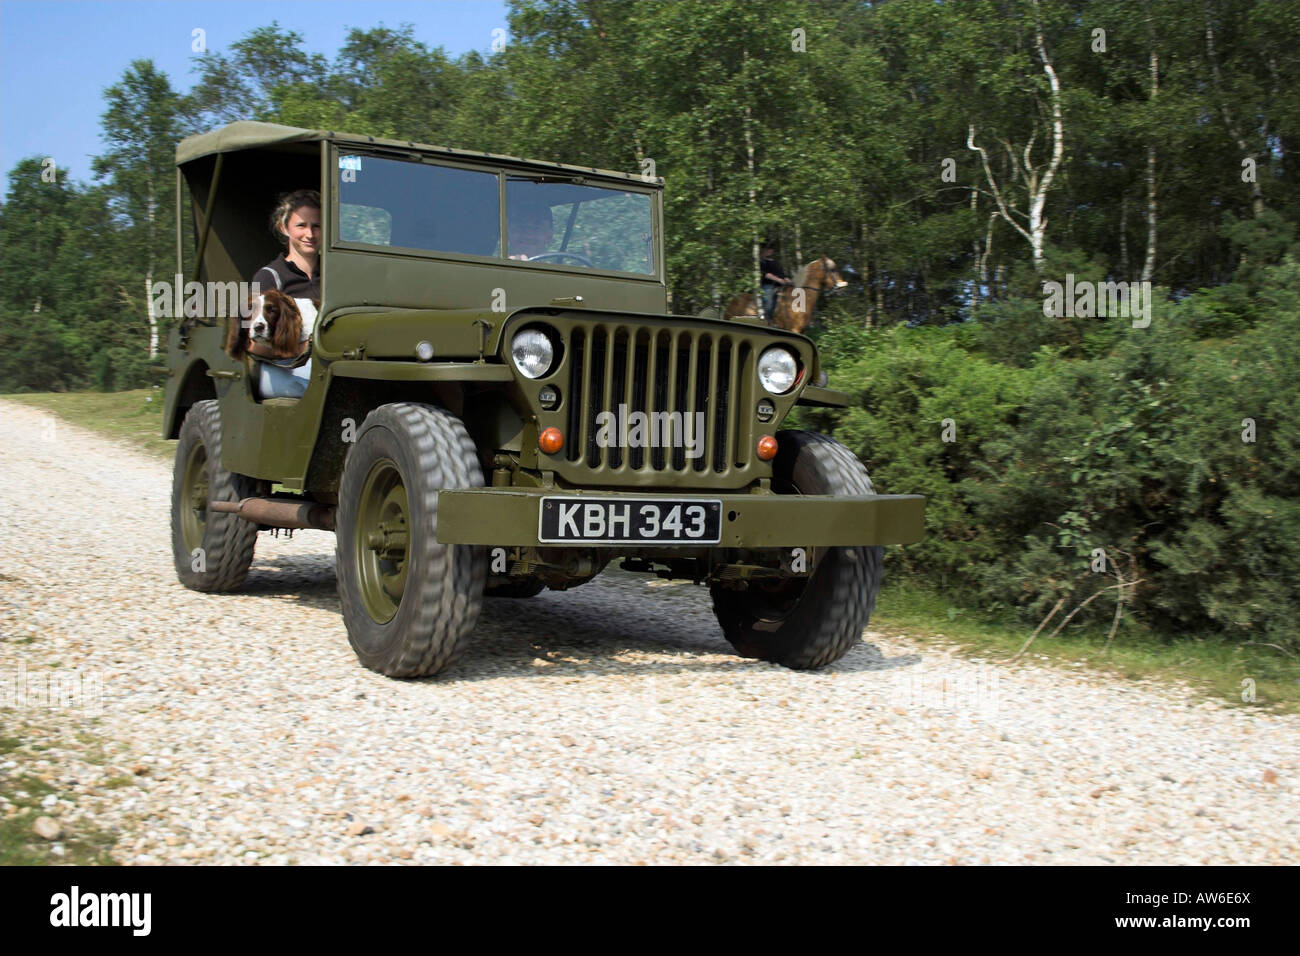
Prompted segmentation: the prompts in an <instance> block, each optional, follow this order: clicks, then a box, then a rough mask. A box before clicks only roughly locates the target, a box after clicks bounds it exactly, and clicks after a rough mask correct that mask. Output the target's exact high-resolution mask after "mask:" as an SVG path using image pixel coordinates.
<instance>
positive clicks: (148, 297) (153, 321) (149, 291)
mask: <svg viewBox="0 0 1300 956" xmlns="http://www.w3.org/2000/svg"><path fill="white" fill-rule="evenodd" d="M146 170H147V171H146V173H145V199H144V215H145V221H146V222H148V224H149V225H148V229H146V230H145V232H146V236H147V240H146V241H147V242H148V244H149V247H148V248H147V249H146V250H145V268H144V283H145V285H144V301H145V310H146V312H147V314H148V318H149V359H150V361H152V360H153V358H154V356H156V355H157V354H158V316H156V315H154V311H153V251H154V249H155V248H156V247H157V245H158V243H157V241H156V240H157V222H156V220H157V200H156V198H155V197H154V191H153V167H152V166H147V167H146Z"/></svg>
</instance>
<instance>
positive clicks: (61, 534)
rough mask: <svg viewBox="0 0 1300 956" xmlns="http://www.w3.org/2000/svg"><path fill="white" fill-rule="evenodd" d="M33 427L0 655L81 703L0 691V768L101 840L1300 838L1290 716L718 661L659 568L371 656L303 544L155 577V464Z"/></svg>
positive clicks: (732, 854) (867, 844)
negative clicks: (450, 648)
mask: <svg viewBox="0 0 1300 956" xmlns="http://www.w3.org/2000/svg"><path fill="white" fill-rule="evenodd" d="M50 422H51V420H50V417H49V416H48V415H46V414H45V413H44V412H41V411H38V410H35V409H32V408H29V407H26V406H22V405H19V404H15V403H13V402H0V676H4V677H5V678H6V679H8V680H9V681H10V685H12V680H13V677H12V675H13V674H14V673H15V672H17V671H18V669H19V668H20V667H21V668H23V669H24V670H25V672H26V674H27V675H28V677H31V676H33V675H36V676H38V677H43V676H45V675H48V674H49V673H51V672H52V670H53V669H54V668H55V667H56V666H57V669H58V670H59V671H60V672H62V673H68V672H78V673H79V674H80V675H81V676H82V677H83V678H86V679H96V678H97V679H98V680H99V681H100V683H101V685H102V711H101V712H100V713H99V714H98V715H95V714H94V713H93V712H92V711H93V708H91V709H87V708H76V707H74V708H65V709H62V710H48V709H42V708H39V707H34V706H16V707H7V708H5V709H3V710H0V722H2V723H3V724H4V725H7V727H8V729H7V730H5V731H4V732H5V733H13V732H14V731H15V729H16V730H17V732H19V733H20V734H23V735H31V734H36V733H39V734H42V735H44V740H45V743H46V744H48V745H51V746H52V749H49V750H44V751H34V750H30V749H29V750H25V751H23V752H21V753H20V754H17V755H14V754H11V755H9V758H8V759H5V758H0V774H7V773H20V772H25V773H33V774H37V775H39V776H42V777H44V778H45V779H46V780H47V781H48V782H50V783H53V784H54V785H55V786H56V788H57V793H58V802H57V804H53V805H51V806H50V807H49V809H48V810H43V812H46V813H48V814H49V815H50V816H51V817H58V818H59V819H61V820H62V821H63V824H64V825H66V826H67V827H69V828H70V829H71V830H73V831H75V830H76V828H77V826H78V825H79V824H81V823H83V822H84V823H94V824H95V825H98V826H102V827H107V828H110V829H112V830H114V831H116V832H117V833H118V837H119V839H118V843H117V846H116V848H115V850H114V851H113V854H114V856H115V857H116V858H117V859H119V860H120V861H122V862H124V863H178V862H187V861H203V862H219V863H318V862H324V863H334V862H367V863H369V862H404V861H411V862H417V863H424V862H427V863H433V862H437V863H569V862H577V861H591V862H614V863H638V862H646V863H669V862H691V863H712V862H755V863H766V862H784V863H948V862H952V863H1023V862H1036V863H1105V862H1123V863H1142V864H1151V863H1281V862H1288V861H1290V862H1293V861H1294V860H1296V859H1297V858H1300V801H1298V800H1297V781H1298V780H1300V733H1297V729H1298V728H1300V719H1298V718H1296V717H1289V716H1271V715H1262V714H1258V713H1248V712H1246V711H1244V710H1239V709H1233V708H1225V707H1219V706H1216V705H1214V704H1211V703H1206V702H1204V701H1203V700H1201V699H1200V698H1198V697H1197V696H1195V694H1194V693H1192V692H1190V691H1182V690H1179V689H1178V688H1173V687H1169V686H1165V685H1161V686H1148V685H1143V684H1133V683H1124V682H1119V681H1114V680H1108V679H1105V678H1102V677H1099V676H1096V675H1093V674H1085V673H1081V672H1074V671H1071V670H1069V669H1066V668H1058V667H1047V666H1042V665H1039V664H1037V663H1030V664H1027V665H1017V666H1015V667H1013V668H1008V667H1007V666H1006V665H1004V664H995V663H988V662H979V661H972V660H970V659H966V658H962V657H954V656H953V655H952V654H951V653H950V651H949V650H948V648H947V647H946V645H945V644H944V643H943V642H942V641H941V640H934V641H924V642H917V641H913V640H909V639H905V638H901V637H898V636H894V635H889V634H885V633H880V632H877V631H874V630H868V631H867V633H866V635H865V641H864V643H863V644H862V645H861V646H860V647H858V648H856V649H854V650H853V651H851V652H850V653H849V655H848V656H847V657H846V658H845V659H844V660H843V661H841V662H840V663H839V664H837V665H835V666H833V667H832V668H830V669H828V670H825V671H821V672H816V673H794V672H791V671H787V670H784V669H782V668H779V667H775V666H770V665H766V664H760V663H754V662H751V661H745V660H741V659H739V658H737V657H735V656H733V655H732V654H731V653H730V647H729V646H728V645H727V643H726V642H725V641H724V640H723V638H722V635H721V633H720V631H719V630H718V628H717V626H716V624H715V622H714V620H713V617H712V615H711V613H710V611H709V608H708V602H707V595H706V594H705V593H704V592H703V591H702V590H701V589H697V588H694V587H692V586H690V585H676V584H669V585H667V586H662V584H663V583H662V582H657V581H651V580H649V579H645V578H642V577H640V576H632V575H623V574H613V575H607V576H602V577H601V578H599V579H597V580H596V581H595V582H593V583H591V584H589V585H587V586H585V587H582V588H579V589H577V590H575V591H572V592H570V593H568V594H559V593H552V592H546V593H544V594H543V595H541V596H539V597H537V598H533V599H531V600H526V601H511V600H495V601H489V602H488V603H487V605H486V607H485V610H484V614H483V618H482V621H481V623H480V627H479V632H478V634H477V636H476V640H475V643H474V645H473V647H472V648H471V650H470V652H469V654H468V655H467V656H466V658H465V659H464V660H463V661H462V662H461V663H460V664H459V665H458V666H457V667H456V668H454V669H453V670H452V671H451V672H449V673H447V674H445V675H443V676H442V677H439V678H437V679H431V680H420V681H394V680H389V679H386V678H384V677H380V676H379V675H377V674H373V673H371V672H369V671H367V670H365V669H363V668H362V667H361V665H360V664H358V662H357V660H356V658H355V657H354V655H353V653H352V651H351V649H350V648H349V646H348V642H347V637H346V634H345V633H344V630H343V625H342V622H341V620H340V618H339V609H338V601H337V598H336V596H335V591H334V573H333V567H332V565H333V539H332V536H330V535H328V534H324V533H320V532H298V533H297V535H296V536H295V537H294V538H293V539H292V540H287V539H285V538H283V537H281V538H272V537H270V536H269V535H263V536H262V537H261V539H260V540H259V542H258V556H257V558H256V559H255V562H254V567H253V572H252V574H251V575H250V577H249V580H248V584H247V587H246V589H245V590H244V592H243V593H240V594H235V595H204V594H198V593H194V592H191V591H187V590H185V589H184V588H182V587H181V586H180V585H179V584H178V583H177V582H176V578H175V575H174V573H173V570H172V565H171V557H170V553H169V537H168V534H169V532H168V499H169V495H170V482H171V471H170V465H169V464H168V463H165V462H161V461H159V460H156V459H153V458H149V457H147V456H145V455H143V454H141V453H138V452H135V451H133V450H130V449H127V448H125V447H123V446H122V445H119V444H116V443H114V442H112V441H109V440H106V439H104V438H102V437H98V436H96V435H93V434H90V433H88V432H86V431H83V430H81V429H77V428H75V427H73V426H71V425H67V424H65V423H63V422H59V423H58V424H57V426H54V427H51V424H50ZM29 638H30V639H31V640H28V639H29ZM86 686H88V687H93V683H90V684H87V685H86ZM95 741H99V742H102V750H103V753H102V756H97V755H96V749H97V748H99V747H100V746H101V744H100V743H96V742H95ZM30 742H32V741H31V740H29V743H30ZM46 802H47V804H48V803H50V801H48V800H47V801H46ZM0 812H6V811H5V810H4V808H0ZM7 812H13V811H12V808H10V809H9V810H8V811H7Z"/></svg>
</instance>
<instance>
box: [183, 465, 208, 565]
mask: <svg viewBox="0 0 1300 956" xmlns="http://www.w3.org/2000/svg"><path fill="white" fill-rule="evenodd" d="M207 524H208V451H207V449H206V448H204V447H203V444H202V443H201V442H195V443H194V447H192V448H191V449H190V453H189V456H188V457H187V458H186V459H185V472H184V476H183V477H182V479H181V538H182V539H183V540H184V541H185V549H186V550H187V551H189V552H193V551H194V549H195V548H201V547H203V533H204V531H205V530H206V529H207Z"/></svg>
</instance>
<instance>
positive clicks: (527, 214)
mask: <svg viewBox="0 0 1300 956" xmlns="http://www.w3.org/2000/svg"><path fill="white" fill-rule="evenodd" d="M506 208H507V214H506V215H507V218H506V240H507V242H509V244H510V255H509V258H511V259H524V260H528V259H531V258H533V256H539V255H541V254H542V253H543V252H546V251H547V249H549V248H550V245H551V243H552V241H554V239H555V225H554V222H553V221H552V219H551V207H550V206H547V205H544V204H542V203H526V202H520V203H517V204H514V205H507V207H506Z"/></svg>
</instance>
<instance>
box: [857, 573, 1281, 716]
mask: <svg viewBox="0 0 1300 956" xmlns="http://www.w3.org/2000/svg"><path fill="white" fill-rule="evenodd" d="M871 623H872V626H875V627H880V628H884V629H886V630H890V631H894V632H897V633H900V634H904V635H906V636H908V637H914V638H918V639H934V638H935V637H942V638H943V639H944V640H947V641H949V642H950V643H952V644H955V645H957V646H958V647H959V648H960V651H961V652H962V653H964V654H967V655H969V656H977V657H981V658H983V659H985V660H988V661H990V662H998V661H1006V660H1007V659H1008V658H1010V657H1011V656H1012V655H1013V654H1015V653H1016V652H1017V651H1018V650H1019V649H1020V647H1021V645H1023V644H1024V642H1025V641H1026V640H1027V639H1028V637H1029V635H1030V634H1031V633H1033V628H1032V627H1026V626H1024V625H1023V624H1021V623H1019V622H1017V621H1014V620H1011V619H1009V618H1008V617H1006V616H1001V615H995V614H984V613H981V612H979V611H972V610H970V609H968V608H959V607H955V606H954V605H953V604H952V603H951V602H950V601H949V600H948V599H947V598H945V597H944V596H943V595H941V594H938V593H936V592H935V591H933V590H930V589H927V588H925V587H923V586H922V587H918V586H917V583H916V582H915V581H907V582H903V583H895V584H890V585H887V586H886V587H885V588H884V589H883V591H882V592H881V595H880V601H879V604H878V605H877V611H876V613H875V615H874V616H873V617H872V620H871ZM1050 630H1051V627H1050V626H1049V627H1048V628H1047V629H1046V630H1045V631H1044V632H1043V634H1040V635H1039V637H1038V638H1037V639H1036V640H1035V641H1034V643H1033V644H1032V645H1031V646H1030V648H1029V650H1028V651H1027V652H1026V654H1025V656H1024V657H1022V658H1021V660H1034V661H1035V662H1039V663H1041V662H1042V659H1044V658H1045V659H1046V660H1047V661H1048V662H1051V663H1053V664H1056V665H1059V666H1072V667H1077V666H1078V665H1083V666H1084V667H1086V668H1088V669H1090V670H1094V671H1097V672H1099V673H1105V674H1110V675H1113V676H1116V677H1120V678H1124V679H1127V680H1132V681H1138V680H1159V681H1167V682H1181V683H1184V684H1186V685H1188V686H1190V687H1192V688H1194V689H1196V690H1197V691H1199V692H1200V693H1202V694H1204V696H1205V697H1206V698H1207V699H1211V700H1214V701H1217V702H1219V703H1221V704H1225V705H1232V706H1236V707H1248V708H1251V709H1259V710H1269V711H1274V712H1282V713H1300V660H1297V659H1296V658H1294V657H1288V656H1286V655H1285V654H1282V653H1280V652H1279V651H1276V650H1274V649H1272V648H1269V647H1265V646H1262V645H1257V646H1250V645H1245V644H1242V643H1241V642H1238V641H1228V640H1224V639H1223V638H1220V637H1217V636H1197V635H1189V636H1187V637H1184V638H1181V639H1180V640H1178V641H1168V640H1164V639H1162V638H1160V637H1159V636H1157V635H1154V634H1151V633H1150V632H1148V631H1146V630H1145V629H1143V628H1141V627H1139V626H1137V625H1133V624H1131V623H1130V622H1127V621H1126V622H1125V624H1124V626H1121V628H1120V630H1119V632H1118V633H1117V634H1116V635H1115V640H1114V641H1113V642H1112V643H1111V646H1110V649H1109V651H1107V650H1106V649H1105V643H1106V631H1107V630H1108V627H1107V628H1100V629H1093V630H1088V629H1082V628H1080V629H1077V630H1076V629H1075V628H1067V629H1066V630H1065V631H1062V632H1061V634H1059V635H1057V636H1056V637H1055V638H1052V639H1051V640H1048V639H1047V637H1046V634H1047V633H1048V632H1049V631H1050ZM1246 681H1253V685H1251V684H1248V683H1243V682H1246ZM1248 691H1253V694H1254V700H1253V701H1252V700H1245V699H1243V696H1249V694H1248Z"/></svg>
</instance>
